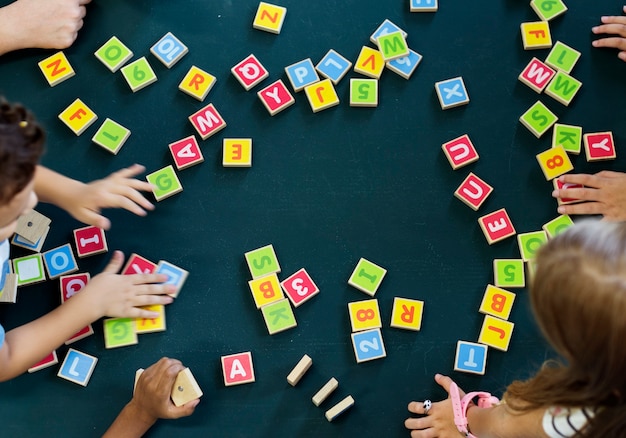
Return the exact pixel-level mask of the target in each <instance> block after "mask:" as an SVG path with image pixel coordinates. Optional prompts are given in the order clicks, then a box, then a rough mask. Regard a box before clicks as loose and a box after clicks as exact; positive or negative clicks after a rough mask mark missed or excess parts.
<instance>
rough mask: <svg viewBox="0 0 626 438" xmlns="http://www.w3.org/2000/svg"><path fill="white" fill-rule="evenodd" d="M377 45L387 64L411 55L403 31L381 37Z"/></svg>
mask: <svg viewBox="0 0 626 438" xmlns="http://www.w3.org/2000/svg"><path fill="white" fill-rule="evenodd" d="M376 44H377V45H378V50H380V53H381V54H382V56H383V61H385V62H387V61H391V60H393V59H397V58H402V57H405V56H408V55H409V46H408V45H407V43H406V39H405V37H404V34H403V33H402V31H395V32H391V33H388V34H385V35H381V36H379V37H378V40H377V41H376Z"/></svg>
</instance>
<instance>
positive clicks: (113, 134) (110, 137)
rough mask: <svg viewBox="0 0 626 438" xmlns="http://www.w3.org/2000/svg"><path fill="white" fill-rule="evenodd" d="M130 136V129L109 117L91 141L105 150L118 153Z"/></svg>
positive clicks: (114, 153)
mask: <svg viewBox="0 0 626 438" xmlns="http://www.w3.org/2000/svg"><path fill="white" fill-rule="evenodd" d="M128 137H130V130H129V129H128V128H125V127H123V126H122V125H120V124H119V123H117V122H115V121H113V120H111V119H109V118H107V119H105V120H104V122H103V123H102V125H101V126H100V128H99V129H98V131H96V133H95V134H94V136H93V137H92V139H91V141H93V142H94V143H95V144H97V145H98V146H101V147H102V148H104V149H105V150H107V151H109V152H111V153H112V154H113V155H117V153H118V152H119V151H120V149H121V148H122V146H124V143H126V140H128Z"/></svg>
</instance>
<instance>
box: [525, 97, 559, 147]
mask: <svg viewBox="0 0 626 438" xmlns="http://www.w3.org/2000/svg"><path fill="white" fill-rule="evenodd" d="M558 119H559V118H558V117H557V116H556V115H555V114H554V113H553V112H552V111H550V110H549V109H548V107H547V106H545V105H544V104H543V103H542V102H541V101H537V102H536V103H535V104H534V105H533V106H531V107H530V108H529V109H528V111H526V112H525V113H524V114H522V115H521V116H520V119H519V121H520V122H521V123H522V125H524V126H525V127H526V128H528V130H529V131H530V132H532V133H533V134H534V135H535V137H537V138H540V137H541V136H542V135H543V134H545V133H546V132H548V130H549V129H550V128H551V127H552V125H554V124H555V123H556V121H557V120H558Z"/></svg>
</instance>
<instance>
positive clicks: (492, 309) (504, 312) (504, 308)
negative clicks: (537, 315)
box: [478, 284, 515, 320]
mask: <svg viewBox="0 0 626 438" xmlns="http://www.w3.org/2000/svg"><path fill="white" fill-rule="evenodd" d="M514 301H515V294H514V293H513V292H509V291H508V290H504V289H501V288H499V287H495V286H493V285H491V284H489V285H487V289H485V294H484V295H483V300H482V302H481V303H480V308H479V309H478V311H479V312H480V313H484V314H485V315H493V316H497V317H498V318H501V319H504V320H508V319H509V315H511V310H512V309H513V302H514Z"/></svg>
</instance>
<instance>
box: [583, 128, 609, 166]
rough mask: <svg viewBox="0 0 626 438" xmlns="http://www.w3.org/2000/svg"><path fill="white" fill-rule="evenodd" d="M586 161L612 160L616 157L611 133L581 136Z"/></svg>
mask: <svg viewBox="0 0 626 438" xmlns="http://www.w3.org/2000/svg"><path fill="white" fill-rule="evenodd" d="M583 143H584V144H585V155H586V156H587V161H604V160H614V159H615V158H616V157H617V154H616V152H615V142H614V141H613V133H612V132H610V131H608V132H594V133H588V134H585V135H583Z"/></svg>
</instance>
